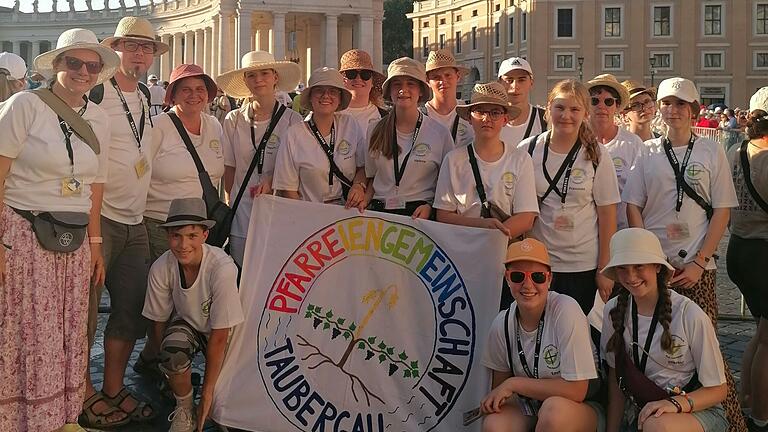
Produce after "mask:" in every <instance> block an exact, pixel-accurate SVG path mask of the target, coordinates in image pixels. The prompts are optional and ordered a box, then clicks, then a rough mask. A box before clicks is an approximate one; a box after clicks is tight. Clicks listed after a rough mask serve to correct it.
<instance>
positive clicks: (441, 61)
mask: <svg viewBox="0 0 768 432" xmlns="http://www.w3.org/2000/svg"><path fill="white" fill-rule="evenodd" d="M444 67H452V68H454V69H456V70H457V71H459V75H461V76H462V77H465V76H467V75H469V68H468V67H466V66H462V65H460V64H457V63H456V58H455V57H454V56H453V54H451V52H450V51H448V50H444V49H439V50H437V51H430V52H429V56H427V64H426V70H425V72H429V71H433V70H435V69H440V68H444Z"/></svg>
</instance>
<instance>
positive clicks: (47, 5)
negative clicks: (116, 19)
mask: <svg viewBox="0 0 768 432" xmlns="http://www.w3.org/2000/svg"><path fill="white" fill-rule="evenodd" d="M107 1H108V2H109V7H110V9H115V8H118V7H119V5H120V2H119V0H91V7H92V8H93V9H95V10H99V9H104V2H107ZM124 1H125V5H126V6H127V7H133V6H135V5H136V2H137V1H138V2H139V4H142V5H145V4H148V3H149V1H150V0H124ZM153 1H154V2H155V3H158V2H159V1H160V0H153ZM20 2H21V6H20V9H21V11H22V12H32V0H20ZM53 2H54V0H38V6H37V8H38V10H39V11H40V12H50V11H51V10H52V9H53ZM13 3H14V2H13V0H0V6H5V7H13ZM74 4H75V10H85V9H86V6H85V0H74ZM56 8H57V10H58V11H59V12H66V11H67V10H69V3H68V2H67V0H58V1H57V5H56Z"/></svg>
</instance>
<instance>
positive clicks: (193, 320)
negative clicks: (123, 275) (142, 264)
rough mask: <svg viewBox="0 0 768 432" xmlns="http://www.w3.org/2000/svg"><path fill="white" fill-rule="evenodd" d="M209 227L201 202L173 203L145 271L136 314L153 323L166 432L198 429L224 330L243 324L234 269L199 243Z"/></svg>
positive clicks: (219, 363) (208, 399)
mask: <svg viewBox="0 0 768 432" xmlns="http://www.w3.org/2000/svg"><path fill="white" fill-rule="evenodd" d="M214 224H215V222H214V221H212V220H208V219H207V217H206V209H205V203H204V202H203V200H202V199H200V198H183V199H175V200H173V201H172V202H171V207H170V210H169V211H168V219H167V220H166V222H165V223H164V224H162V225H160V226H161V227H163V228H165V229H166V231H167V232H168V245H169V246H170V249H169V250H168V251H167V252H165V253H164V254H163V255H161V256H160V258H158V259H157V261H155V263H154V264H152V268H151V269H150V271H149V281H148V285H147V295H146V298H145V301H144V311H143V312H142V313H143V315H144V316H145V317H147V318H148V319H150V320H152V321H154V323H153V325H152V326H151V327H150V329H151V330H150V331H153V332H155V336H156V337H157V340H162V345H161V349H160V353H159V357H158V359H159V362H160V363H159V366H160V370H162V371H163V372H164V373H165V374H166V375H167V376H168V381H169V383H170V387H171V390H173V394H174V396H175V397H176V409H175V410H174V412H173V414H172V415H171V417H170V419H171V420H172V422H171V427H170V429H169V430H170V431H171V432H191V431H194V430H198V431H202V428H203V424H204V423H205V419H206V417H207V416H208V411H209V410H210V408H211V402H212V400H213V390H214V387H215V386H216V381H217V380H218V378H219V373H220V372H221V366H222V364H223V362H224V355H225V353H226V350H227V343H228V340H229V335H230V331H231V330H232V328H233V327H234V326H236V325H237V324H239V323H241V322H243V309H242V305H241V303H240V294H239V293H238V289H237V267H235V263H234V262H233V261H232V258H230V257H229V255H227V254H226V253H225V252H224V251H223V250H222V249H221V248H218V247H215V246H210V245H208V244H206V243H205V240H206V239H207V238H208V230H209V229H210V228H211V227H212V226H213V225H214ZM172 313H173V316H172ZM169 318H172V319H171V320H170V323H169V324H168V325H167V326H166V323H168V320H169ZM201 351H202V352H204V353H205V364H206V367H205V378H204V380H203V391H202V396H201V399H200V406H199V407H198V412H197V415H195V412H194V404H193V401H192V380H191V377H192V373H191V365H192V360H193V358H194V357H195V355H196V354H197V353H198V352H201ZM195 417H197V420H195Z"/></svg>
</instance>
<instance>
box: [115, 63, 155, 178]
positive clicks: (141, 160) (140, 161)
mask: <svg viewBox="0 0 768 432" xmlns="http://www.w3.org/2000/svg"><path fill="white" fill-rule="evenodd" d="M110 82H111V83H112V87H114V88H115V92H117V96H118V97H119V98H120V103H121V104H122V105H123V110H124V111H125V118H126V119H128V126H130V127H131V133H132V134H133V138H134V139H135V140H136V144H137V145H138V148H139V157H137V158H136V162H134V163H133V169H134V171H136V177H138V178H142V177H144V176H145V175H146V174H147V172H148V171H149V161H148V160H147V157H146V156H145V155H144V153H143V152H142V151H141V139H142V138H143V137H144V116H145V114H146V111H145V109H144V103H143V102H142V100H141V96H137V97H138V98H139V103H140V104H141V122H140V124H139V127H138V128H137V127H136V122H135V121H134V120H133V114H131V109H130V108H129V107H128V102H126V101H125V96H124V95H123V92H122V91H121V90H120V87H119V86H118V85H117V80H115V78H112V79H110Z"/></svg>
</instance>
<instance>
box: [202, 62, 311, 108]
mask: <svg viewBox="0 0 768 432" xmlns="http://www.w3.org/2000/svg"><path fill="white" fill-rule="evenodd" d="M262 69H274V70H275V71H276V72H277V76H278V79H277V90H282V91H284V92H292V91H293V90H294V89H295V88H296V86H297V85H298V84H299V81H301V67H299V65H297V64H296V63H294V62H291V61H287V60H283V61H276V60H275V56H274V55H272V53H269V52H266V51H251V52H249V53H246V54H245V55H244V56H243V58H242V60H241V61H240V69H235V70H232V71H229V72H226V73H224V74H221V75H219V76H218V77H217V78H216V84H218V85H219V87H221V89H222V90H223V91H224V93H226V94H228V95H230V96H232V97H233V98H237V99H242V98H248V97H251V91H250V90H248V86H247V85H245V74H246V73H247V72H250V71H254V70H262Z"/></svg>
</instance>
